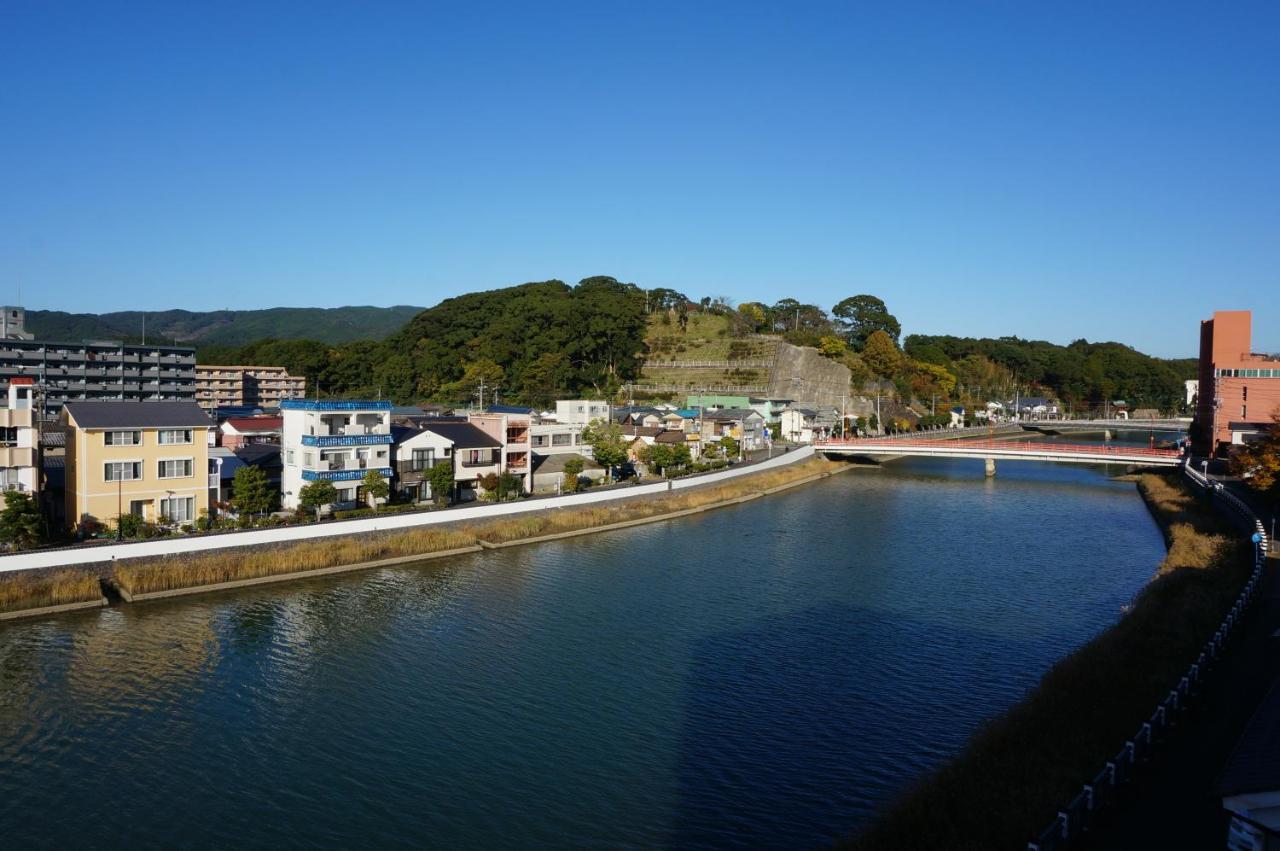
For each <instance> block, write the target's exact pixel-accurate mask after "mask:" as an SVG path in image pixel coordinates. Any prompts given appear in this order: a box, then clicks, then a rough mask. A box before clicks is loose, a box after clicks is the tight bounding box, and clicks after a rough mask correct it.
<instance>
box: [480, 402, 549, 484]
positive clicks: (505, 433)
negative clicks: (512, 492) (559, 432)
mask: <svg viewBox="0 0 1280 851" xmlns="http://www.w3.org/2000/svg"><path fill="white" fill-rule="evenodd" d="M467 421H468V422H470V423H471V424H472V425H473V426H475V427H476V428H478V429H480V430H481V431H483V432H484V433H485V434H487V435H489V436H490V437H492V438H493V439H494V440H497V441H498V442H499V443H501V444H502V449H501V459H502V461H501V464H502V469H501V472H504V473H510V474H511V475H513V476H520V477H521V478H522V479H524V489H525V491H526V492H530V491H532V490H533V463H532V458H533V455H532V447H531V445H530V441H529V426H530V418H529V416H528V415H525V414H497V413H493V414H468V415H467Z"/></svg>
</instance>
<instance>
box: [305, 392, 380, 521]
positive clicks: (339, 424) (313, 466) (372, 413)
mask: <svg viewBox="0 0 1280 851" xmlns="http://www.w3.org/2000/svg"><path fill="white" fill-rule="evenodd" d="M280 414H281V416H282V417H283V419H284V423H283V427H282V432H281V450H282V451H283V453H284V469H283V473H282V475H281V479H280V485H281V489H282V490H281V500H280V504H281V506H282V507H283V508H285V509H287V510H293V509H296V508H298V507H299V505H300V503H299V494H300V493H301V491H302V488H303V487H304V486H305V485H307V484H310V483H311V482H315V481H322V480H323V481H329V482H332V483H333V486H334V487H335V488H337V490H338V499H337V502H338V503H358V502H360V501H361V500H362V499H363V496H364V495H363V493H362V487H361V481H362V480H363V479H364V477H365V474H366V473H368V471H369V470H376V471H378V472H379V473H380V474H381V475H382V476H383V478H385V479H387V480H388V482H390V481H391V479H392V476H393V471H392V468H391V442H392V437H391V403H390V402H385V401H371V400H370V401H355V400H340V399H286V400H284V401H283V402H281V403H280Z"/></svg>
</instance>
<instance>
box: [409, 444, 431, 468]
mask: <svg viewBox="0 0 1280 851" xmlns="http://www.w3.org/2000/svg"><path fill="white" fill-rule="evenodd" d="M435 463H436V451H435V450H434V449H415V450H413V460H412V461H411V462H410V466H409V469H410V470H411V471H413V472H415V473H420V472H422V471H423V470H427V469H430V468H431V467H434V466H435Z"/></svg>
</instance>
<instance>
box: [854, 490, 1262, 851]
mask: <svg viewBox="0 0 1280 851" xmlns="http://www.w3.org/2000/svg"><path fill="white" fill-rule="evenodd" d="M1139 487H1140V488H1141V489H1142V492H1143V496H1144V497H1145V498H1146V500H1147V504H1148V505H1149V506H1150V507H1151V510H1152V512H1153V514H1154V515H1155V516H1156V518H1157V520H1158V522H1160V525H1161V526H1162V528H1164V529H1165V532H1166V540H1167V541H1168V543H1169V553H1168V556H1167V557H1166V559H1165V560H1164V562H1162V563H1161V565H1160V567H1159V569H1158V570H1157V573H1156V575H1155V577H1154V578H1153V579H1152V581H1151V582H1150V583H1149V584H1148V585H1147V587H1146V588H1145V589H1143V591H1142V592H1141V593H1140V594H1139V595H1138V596H1137V598H1136V599H1135V600H1134V603H1133V606H1132V608H1131V609H1130V611H1129V612H1128V613H1127V614H1126V615H1125V616H1124V617H1123V618H1121V619H1120V621H1119V622H1117V623H1116V624H1115V625H1114V626H1113V627H1111V628H1110V629H1108V630H1107V631H1105V632H1103V633H1102V634H1101V635H1099V636H1098V637H1097V638H1095V639H1094V640H1093V641H1091V642H1089V643H1088V644H1086V645H1085V646H1084V647H1081V648H1080V649H1079V650H1077V651H1076V652H1075V653H1073V654H1071V655H1070V656H1068V657H1066V658H1065V659H1063V660H1062V661H1060V662H1059V663H1058V664H1057V665H1055V666H1054V667H1053V668H1052V669H1051V670H1050V671H1049V672H1048V673H1047V674H1046V675H1045V676H1044V678H1043V679H1042V680H1041V682H1040V685H1039V686H1038V687H1037V688H1036V689H1035V690H1034V691H1033V692H1032V693H1031V694H1030V695H1029V696H1028V697H1027V698H1026V699H1024V700H1023V701H1021V702H1020V703H1018V704H1017V705H1015V706H1014V707H1013V708H1012V709H1011V710H1010V711H1009V712H1008V713H1006V714H1005V715H1004V716H1002V717H1000V718H997V719H995V720H993V721H992V722H990V723H989V724H987V725H986V727H985V728H984V729H983V730H981V731H980V732H979V733H977V734H976V735H975V736H974V737H973V738H972V739H971V740H970V742H969V744H968V745H967V746H966V747H965V749H964V750H963V751H962V752H961V753H960V754H959V755H958V756H957V757H956V758H955V759H954V760H952V761H951V762H950V763H949V764H947V765H946V766H944V767H943V768H942V769H941V770H940V771H938V772H937V773H936V774H934V775H933V776H931V777H929V778H926V779H925V780H924V781H923V782H921V783H920V784H918V785H917V786H916V787H915V788H914V789H912V790H911V791H910V792H909V793H908V794H907V795H906V796H905V797H904V798H902V799H901V800H900V801H898V803H897V804H896V805H895V806H893V807H892V808H891V809H890V810H889V811H888V812H887V813H886V814H885V816H884V817H883V818H882V819H881V820H880V821H879V822H878V823H877V824H876V825H874V826H873V827H872V829H871V830H870V831H869V832H868V833H866V834H865V835H864V836H862V837H859V838H858V839H856V840H853V841H852V842H851V846H852V847H854V848H860V849H881V848H886V849H887V848H894V849H896V848H983V849H986V848H1010V849H1012V848H1025V847H1026V842H1027V840H1028V839H1030V838H1031V837H1032V836H1033V835H1035V834H1036V833H1038V832H1039V831H1040V830H1041V829H1042V828H1043V827H1044V826H1045V825H1047V824H1048V823H1049V822H1050V821H1051V820H1052V819H1053V817H1054V814H1055V813H1056V812H1057V810H1058V808H1059V807H1060V806H1061V805H1063V804H1064V803H1065V802H1066V801H1067V800H1068V799H1070V798H1071V797H1072V796H1073V795H1074V794H1075V793H1076V792H1078V791H1079V790H1080V785H1081V784H1082V783H1084V782H1085V781H1086V780H1088V779H1089V778H1090V777H1091V776H1092V775H1094V774H1095V773H1096V772H1097V771H1098V770H1099V769H1100V768H1101V767H1102V765H1103V764H1104V763H1105V762H1106V760H1108V759H1110V758H1111V757H1112V756H1113V755H1114V754H1115V752H1116V751H1118V750H1119V749H1120V747H1121V745H1122V744H1123V743H1124V741H1125V739H1127V738H1128V737H1129V736H1131V735H1132V734H1133V732H1134V730H1135V729H1137V727H1138V725H1139V724H1140V723H1141V722H1142V721H1143V720H1144V719H1145V718H1146V717H1147V716H1149V715H1150V714H1151V711H1152V709H1153V708H1154V707H1155V705H1156V703H1157V702H1158V701H1159V700H1161V699H1163V697H1164V696H1165V695H1166V694H1167V693H1168V691H1169V688H1170V687H1171V686H1172V685H1173V684H1174V683H1176V682H1177V680H1178V678H1179V677H1180V676H1181V675H1182V674H1183V673H1184V672H1185V670H1186V668H1187V666H1188V665H1189V664H1190V663H1191V661H1192V660H1193V659H1194V658H1195V656H1196V654H1197V653H1198V652H1199V650H1200V648H1201V646H1202V645H1203V644H1204V642H1205V640H1207V639H1208V638H1209V637H1210V636H1211V635H1212V634H1213V631H1214V630H1215V629H1217V627H1218V624H1219V623H1221V621H1222V618H1223V616H1224V615H1225V614H1226V612H1227V610H1228V609H1230V607H1231V604H1232V602H1233V600H1234V599H1235V596H1236V594H1237V593H1238V592H1239V590H1240V588H1241V587H1242V586H1243V584H1244V582H1245V581H1246V578H1247V576H1248V573H1249V569H1250V566H1251V565H1250V562H1249V555H1248V552H1247V548H1246V547H1245V546H1243V545H1242V544H1240V543H1239V536H1238V535H1234V534H1232V533H1230V532H1229V531H1228V528H1227V527H1226V526H1225V525H1224V524H1223V523H1222V522H1221V521H1220V520H1219V518H1218V517H1217V515H1216V514H1214V513H1213V510H1212V509H1211V508H1210V507H1208V506H1207V505H1204V504H1202V503H1201V502H1200V501H1199V500H1198V499H1197V498H1196V497H1194V496H1192V495H1191V494H1190V493H1188V492H1187V491H1186V490H1185V489H1184V488H1183V486H1182V484H1181V482H1180V481H1178V480H1177V479H1176V478H1175V479H1166V478H1164V477H1162V476H1155V475H1147V476H1143V477H1142V479H1141V481H1140V482H1139Z"/></svg>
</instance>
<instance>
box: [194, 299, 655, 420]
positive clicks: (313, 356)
mask: <svg viewBox="0 0 1280 851" xmlns="http://www.w3.org/2000/svg"><path fill="white" fill-rule="evenodd" d="M645 324H646V323H645V292H644V290H641V289H640V288H639V287H637V286H636V285H635V284H624V283H621V282H619V281H617V280H615V279H614V278H609V277H605V276H599V277H593V278H586V279H584V280H582V281H580V282H579V283H578V284H577V285H576V286H572V287H571V286H569V285H568V284H566V283H564V282H563V281H558V280H550V281H538V282H533V283H527V284H520V285H518V286H513V287H504V288H502V289H496V290H487V291H484V292H477V293H468V294H466V295H461V296H457V297H455V298H449V299H445V300H444V301H442V302H440V303H439V304H438V305H436V306H435V307H431V308H427V309H426V310H423V311H421V312H419V313H418V314H417V315H416V316H414V317H413V318H412V319H411V320H410V321H409V322H407V323H406V324H405V325H404V327H402V328H401V329H400V330H399V331H398V332H396V333H394V334H392V335H390V336H389V337H388V338H387V339H386V340H384V341H380V342H379V341H372V340H360V341H355V342H351V343H347V344H344V345H341V346H331V345H327V344H324V343H321V342H318V341H314V340H272V339H268V340H260V341H257V342H255V343H251V344H249V345H246V346H239V347H228V346H205V347H201V348H200V349H199V351H198V352H197V359H198V361H199V362H200V363H261V364H274V365H281V366H285V367H287V368H288V369H289V371H290V372H291V373H294V374H298V375H305V376H307V378H308V385H309V386H308V389H309V391H318V392H319V393H321V394H324V395H331V396H349V397H374V396H376V397H380V398H390V399H394V400H397V401H401V402H417V401H428V400H429V401H441V402H449V403H453V404H460V403H466V402H468V401H469V400H471V399H473V398H476V397H477V396H478V393H479V390H480V388H481V386H482V385H483V387H484V389H485V393H486V395H485V400H486V401H488V402H492V401H493V400H494V398H495V397H494V393H495V392H496V393H497V394H498V397H497V398H498V399H500V400H504V401H522V402H526V403H528V404H533V405H547V404H550V403H551V402H552V401H554V400H555V399H556V398H557V397H559V398H564V395H565V394H569V395H578V394H582V393H590V394H591V395H593V396H600V395H602V394H611V393H613V392H616V390H617V389H618V387H620V386H621V385H622V384H623V383H625V382H627V381H632V380H634V378H635V376H636V375H637V374H638V373H639V367H640V362H641V358H642V356H643V353H644V349H645V343H644V332H645Z"/></svg>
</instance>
